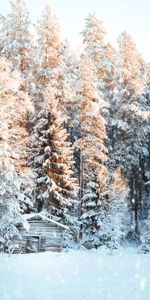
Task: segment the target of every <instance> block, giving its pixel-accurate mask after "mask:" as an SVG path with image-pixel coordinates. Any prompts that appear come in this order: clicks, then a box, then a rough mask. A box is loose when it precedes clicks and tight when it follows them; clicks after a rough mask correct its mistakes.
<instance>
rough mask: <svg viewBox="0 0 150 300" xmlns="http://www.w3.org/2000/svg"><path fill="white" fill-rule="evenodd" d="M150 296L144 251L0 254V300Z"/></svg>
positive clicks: (149, 262) (149, 260) (134, 299)
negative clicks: (112, 253)
mask: <svg viewBox="0 0 150 300" xmlns="http://www.w3.org/2000/svg"><path fill="white" fill-rule="evenodd" d="M6 299H11V300H20V299H22V300H107V299H108V300H150V255H149V254H136V253H134V252H133V251H132V252H131V251H130V253H129V252H128V253H127V252H122V253H119V254H115V255H105V254H103V253H101V252H100V251H96V250H95V251H93V250H92V251H89V252H86V251H70V252H68V253H48V252H47V253H41V254H30V255H29V254H26V255H11V256H10V257H8V255H6V254H0V300H6Z"/></svg>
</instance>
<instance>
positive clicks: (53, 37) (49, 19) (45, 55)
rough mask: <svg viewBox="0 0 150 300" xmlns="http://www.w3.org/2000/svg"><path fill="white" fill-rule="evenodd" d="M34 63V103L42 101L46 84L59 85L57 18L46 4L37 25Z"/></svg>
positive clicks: (59, 42) (59, 43) (59, 44)
mask: <svg viewBox="0 0 150 300" xmlns="http://www.w3.org/2000/svg"><path fill="white" fill-rule="evenodd" d="M36 28H37V36H38V37H37V43H36V44H37V46H36V63H35V70H34V80H35V87H36V89H35V95H34V98H35V99H34V100H35V103H36V104H37V105H38V103H40V102H41V103H42V101H44V98H45V91H46V89H47V87H48V84H49V83H50V82H51V85H52V86H54V87H56V86H58V85H59V80H60V77H59V71H58V68H57V67H58V65H59V63H60V53H61V50H62V43H61V40H60V29H59V24H58V21H57V18H56V16H55V14H54V13H53V11H52V9H51V7H50V6H49V5H47V6H46V7H45V10H44V11H43V14H42V17H41V20H39V21H38V23H37V25H36Z"/></svg>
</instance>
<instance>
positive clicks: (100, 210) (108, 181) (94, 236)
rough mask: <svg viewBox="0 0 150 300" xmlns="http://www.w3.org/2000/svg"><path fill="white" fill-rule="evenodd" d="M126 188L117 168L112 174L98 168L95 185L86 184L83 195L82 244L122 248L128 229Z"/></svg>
mask: <svg viewBox="0 0 150 300" xmlns="http://www.w3.org/2000/svg"><path fill="white" fill-rule="evenodd" d="M127 196H128V188H127V184H126V183H125V180H124V177H123V175H122V172H121V170H120V169H116V170H115V171H114V173H113V174H112V175H111V174H109V173H108V171H107V169H106V168H104V167H103V168H101V169H100V171H99V174H98V176H97V181H96V183H95V184H91V182H90V183H89V184H88V190H87V193H85V195H84V208H85V212H84V214H83V215H82V219H83V222H84V228H85V232H84V243H85V244H86V243H87V242H88V243H90V244H91V245H92V246H93V247H96V248H97V247H99V246H106V247H108V248H110V249H116V248H118V247H120V246H121V243H122V241H123V240H124V239H125V238H126V236H127V234H128V232H129V230H130V226H129V225H130V213H129V207H128V200H127Z"/></svg>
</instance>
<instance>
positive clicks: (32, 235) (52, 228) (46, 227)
mask: <svg viewBox="0 0 150 300" xmlns="http://www.w3.org/2000/svg"><path fill="white" fill-rule="evenodd" d="M28 223H29V225H30V228H29V231H27V230H25V229H24V228H23V227H21V226H18V230H19V233H20V235H21V239H14V240H13V243H14V252H13V253H34V252H35V253H36V252H43V251H54V252H60V251H61V249H62V243H63V234H64V232H65V229H64V228H62V227H60V226H58V225H55V224H53V223H51V222H48V221H45V220H42V219H40V218H33V219H31V220H28Z"/></svg>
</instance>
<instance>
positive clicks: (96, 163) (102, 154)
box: [75, 53, 107, 237]
mask: <svg viewBox="0 0 150 300" xmlns="http://www.w3.org/2000/svg"><path fill="white" fill-rule="evenodd" d="M76 97H77V104H78V109H79V117H78V124H79V125H78V131H79V139H77V141H76V142H75V143H76V146H77V147H78V148H79V149H80V153H81V160H80V164H81V172H80V173H81V174H80V201H81V219H82V221H81V237H82V234H83V232H84V231H86V229H85V228H83V226H82V223H84V224H85V223H86V222H85V220H83V217H82V215H83V216H85V214H84V210H86V211H87V214H86V216H87V215H88V211H89V214H90V210H91V209H93V206H94V205H95V201H96V198H95V197H94V199H90V197H91V192H90V194H89V196H88V195H87V194H88V193H89V192H88V190H89V188H88V187H91V186H96V180H97V176H98V173H99V172H100V169H102V168H103V165H104V162H105V161H106V159H107V149H106V146H105V139H106V130H105V125H106V124H105V120H104V118H103V117H102V116H101V114H100V111H101V109H102V107H104V105H105V101H104V100H103V99H102V98H100V96H99V95H98V92H97V80H96V76H95V74H94V68H93V65H92V62H91V60H90V59H89V58H88V57H87V55H86V54H85V53H84V54H83V55H82V57H81V62H80V80H79V81H78V89H77V96H76ZM85 197H86V198H87V197H88V199H89V201H88V202H90V205H87V207H85V203H84V200H85ZM95 214H96V212H95ZM87 218H88V216H87ZM88 222H89V223H90V221H89V220H88ZM88 222H87V223H86V226H87V227H88V226H89V224H88ZM94 226H95V225H94V223H93V227H94Z"/></svg>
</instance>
